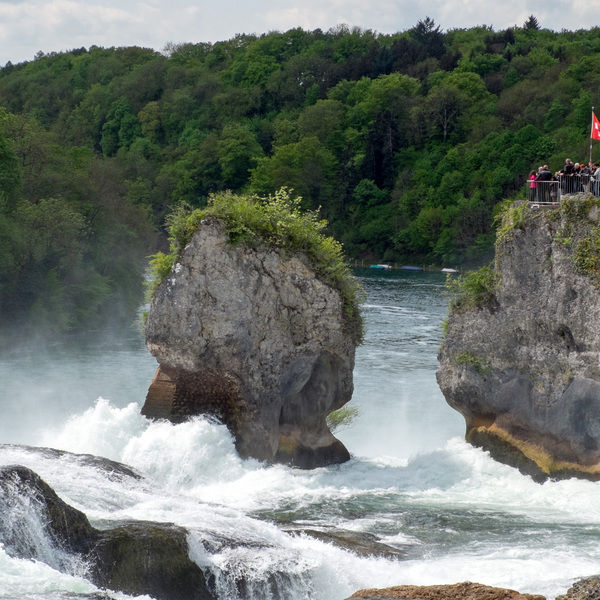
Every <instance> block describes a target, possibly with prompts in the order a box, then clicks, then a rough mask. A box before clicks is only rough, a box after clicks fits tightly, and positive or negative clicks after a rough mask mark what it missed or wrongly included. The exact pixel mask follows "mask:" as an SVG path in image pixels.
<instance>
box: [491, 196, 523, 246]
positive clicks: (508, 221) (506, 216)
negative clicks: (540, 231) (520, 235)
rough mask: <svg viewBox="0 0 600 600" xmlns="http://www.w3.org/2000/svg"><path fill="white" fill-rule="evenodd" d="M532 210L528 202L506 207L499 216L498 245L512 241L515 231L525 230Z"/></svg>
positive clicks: (497, 219)
mask: <svg viewBox="0 0 600 600" xmlns="http://www.w3.org/2000/svg"><path fill="white" fill-rule="evenodd" d="M530 214H531V210H530V208H529V205H528V204H527V202H521V203H511V204H509V205H508V206H506V207H505V208H504V209H503V210H502V211H501V212H500V213H499V214H498V215H497V216H496V221H497V225H498V227H497V230H496V244H501V243H502V242H504V241H506V240H508V239H510V236H511V235H513V234H514V231H515V230H517V229H519V230H522V229H524V228H525V223H526V221H527V217H528V216H529V215H530Z"/></svg>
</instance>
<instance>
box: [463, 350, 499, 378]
mask: <svg viewBox="0 0 600 600" xmlns="http://www.w3.org/2000/svg"><path fill="white" fill-rule="evenodd" d="M455 360H456V364H457V365H469V366H470V367H473V368H474V369H475V370H476V371H477V372H478V373H479V374H480V375H485V374H487V373H489V372H490V370H491V369H490V367H489V366H488V365H487V364H486V363H485V362H484V361H483V360H481V359H480V358H477V357H476V356H475V355H474V354H473V353H472V352H460V353H459V354H458V355H457V356H456V359H455Z"/></svg>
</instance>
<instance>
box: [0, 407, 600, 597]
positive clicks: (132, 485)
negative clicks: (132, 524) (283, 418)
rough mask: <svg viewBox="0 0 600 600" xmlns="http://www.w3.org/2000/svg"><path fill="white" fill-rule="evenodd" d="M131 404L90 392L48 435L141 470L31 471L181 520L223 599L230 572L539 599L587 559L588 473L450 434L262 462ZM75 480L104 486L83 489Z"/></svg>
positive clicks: (225, 439) (594, 512)
mask: <svg viewBox="0 0 600 600" xmlns="http://www.w3.org/2000/svg"><path fill="white" fill-rule="evenodd" d="M138 410H139V407H137V409H136V411H134V410H133V409H132V408H131V407H129V406H128V407H125V408H123V409H120V408H117V407H114V406H111V404H110V403H109V402H108V401H106V400H102V399H99V400H98V402H97V404H96V405H95V407H94V408H92V409H90V410H88V411H85V412H84V413H83V414H82V415H80V416H77V417H73V418H72V419H71V421H70V422H69V423H67V424H66V425H65V427H64V429H63V430H62V431H58V432H55V434H54V435H55V436H56V437H55V438H54V442H59V441H60V442H61V443H62V445H63V448H65V449H67V448H68V449H71V450H74V449H76V450H78V451H84V452H97V451H98V450H99V449H100V448H101V447H102V446H103V445H105V446H106V447H110V448H111V449H112V450H113V452H112V455H111V457H110V458H113V459H117V460H120V461H123V462H125V463H127V464H129V465H131V466H132V467H134V468H135V469H136V470H137V471H138V472H140V473H141V474H143V475H144V477H145V479H144V480H142V481H140V482H127V483H126V485H124V483H123V482H113V483H112V484H111V485H113V486H114V487H113V489H111V490H110V491H107V490H106V489H105V487H106V486H103V485H102V483H101V482H102V481H104V476H105V475H104V474H103V473H101V472H98V471H94V470H92V471H91V472H87V471H89V469H87V467H79V469H80V471H84V472H83V473H81V474H80V475H78V476H77V477H75V478H73V477H68V478H66V479H68V483H66V482H64V481H61V477H62V476H64V475H61V474H64V473H65V471H64V466H65V464H66V462H67V460H66V458H65V459H63V465H62V467H61V468H56V467H54V466H52V465H54V464H55V461H49V465H46V466H44V465H43V464H39V459H36V460H34V461H33V462H34V463H35V462H36V461H38V464H36V465H35V466H34V467H32V468H37V470H38V471H39V472H41V473H43V472H44V471H47V473H46V474H47V476H48V478H49V479H50V483H51V484H52V485H53V486H55V487H56V488H57V489H59V490H60V489H63V491H65V492H66V495H67V496H68V497H69V498H71V499H73V498H74V499H76V500H77V502H76V504H77V505H78V506H79V507H80V508H82V509H83V510H85V511H86V512H87V513H88V514H91V515H92V516H93V518H95V519H97V520H100V521H107V520H114V519H117V520H118V519H129V518H135V519H152V520H159V521H167V522H175V523H178V524H181V525H183V526H186V527H188V528H189V529H190V531H191V532H192V533H191V535H192V539H193V540H195V541H194V544H195V547H196V548H198V547H200V546H201V545H202V542H201V541H200V540H203V541H204V543H208V545H209V547H210V549H209V550H207V549H204V550H203V552H198V553H197V556H202V557H203V558H202V560H200V559H199V562H200V564H203V565H204V566H205V567H206V568H208V569H209V570H210V571H211V572H212V573H213V574H214V577H215V582H216V583H215V584H216V585H217V587H218V588H219V589H220V590H221V593H222V596H221V597H222V598H233V597H235V595H233V596H232V594H233V591H232V590H233V589H234V588H235V586H236V581H239V580H240V578H241V577H242V576H243V577H244V578H245V580H246V581H253V582H254V584H253V585H254V588H253V589H254V591H252V590H248V589H246V590H245V591H246V593H247V594H249V595H248V596H247V597H248V598H252V597H260V594H262V593H264V590H265V589H267V588H269V586H271V587H272V586H273V585H275V587H277V585H276V584H275V583H273V578H275V579H277V577H279V578H280V579H279V580H278V581H279V584H278V585H280V586H284V587H285V586H288V589H290V590H291V589H294V590H296V592H294V593H297V594H300V590H303V591H302V594H304V596H302V595H299V596H298V597H306V598H318V599H321V598H343V597H345V596H344V594H346V595H349V594H350V593H351V592H352V591H354V590H355V589H357V588H358V587H371V586H374V585H375V586H382V585H392V584H398V583H399V582H402V583H414V584H433V583H447V582H449V581H458V580H462V579H469V580H476V581H481V582H483V583H487V584H490V585H502V586H508V587H513V588H516V589H520V590H522V591H530V592H537V593H541V592H546V593H548V594H549V595H552V594H555V593H558V592H559V591H561V590H564V589H565V588H566V587H567V585H568V583H569V581H570V580H571V579H572V578H573V577H574V576H575V575H574V574H576V575H577V576H579V575H587V574H590V573H593V572H594V570H595V569H597V567H596V566H595V565H597V564H598V561H599V560H600V550H599V549H598V548H597V544H596V533H597V529H596V526H597V525H598V524H599V523H600V507H599V505H598V502H597V501H596V495H597V485H596V484H595V483H592V482H587V481H581V480H566V481H560V482H548V483H545V484H543V485H540V484H537V483H535V482H534V481H533V480H531V479H530V478H528V477H524V476H522V475H521V474H520V473H519V472H518V471H516V470H515V469H512V468H510V467H508V466H505V465H502V464H499V463H497V462H495V461H493V460H492V459H491V458H490V457H489V455H488V454H487V453H485V452H483V451H481V450H479V449H476V448H473V447H471V446H469V445H467V444H466V443H465V442H464V441H463V440H462V439H461V438H453V439H450V440H449V441H448V442H446V444H444V446H443V447H441V448H438V449H435V450H432V451H430V452H423V453H420V454H416V455H413V456H412V457H410V458H408V459H407V458H398V457H394V456H388V457H364V458H359V457H355V458H353V459H352V460H351V461H350V462H349V463H346V464H344V465H339V466H335V467H329V468H323V469H316V470H314V471H300V470H295V469H288V468H286V467H283V466H265V465H262V464H260V463H258V462H257V461H252V460H249V461H243V460H241V459H240V458H239V456H238V455H237V454H236V452H235V449H234V446H233V441H232V439H231V436H230V435H229V433H228V432H227V430H226V428H224V427H223V426H222V425H220V424H219V423H217V422H215V421H213V420H210V419H203V418H197V419H193V420H192V421H190V422H187V423H183V424H180V425H172V424H170V423H166V422H150V421H147V420H146V419H144V418H143V417H139V415H138V414H137V412H138ZM134 415H136V416H134ZM107 424H110V426H107ZM82 431H85V435H81V432H82ZM49 435H50V434H49ZM70 436H72V437H70ZM48 441H49V442H50V441H52V440H51V439H50V437H49V438H48ZM115 449H120V451H119V452H116V451H115ZM0 456H1V455H0ZM13 458H14V457H13ZM42 462H43V461H42ZM74 466H76V465H71V466H70V468H73V467H74ZM49 467H50V470H48V468H49ZM95 478H98V479H97V480H96V481H94V479H95ZM109 485H110V484H109ZM80 487H81V488H83V487H85V488H86V489H88V490H89V489H90V488H92V489H93V490H98V489H103V488H104V489H105V493H104V494H98V493H97V492H95V493H92V494H90V495H88V494H87V493H86V491H85V490H84V489H79V488H80ZM106 496H108V497H110V498H111V502H108V501H107V498H106ZM117 499H118V500H117ZM82 504H83V506H82ZM115 505H118V506H115ZM115 509H116V510H115ZM252 515H257V516H259V515H260V516H262V517H264V516H267V517H269V518H275V519H276V520H278V519H284V520H285V519H287V518H289V517H290V516H292V518H293V519H294V520H298V521H300V522H304V523H305V524H306V525H307V526H309V525H311V524H312V525H320V526H327V527H329V526H332V525H335V526H336V527H339V528H342V529H346V530H352V531H365V532H372V531H377V532H378V534H379V535H380V536H381V539H382V541H384V542H385V543H388V544H391V545H396V546H397V547H402V548H405V549H407V548H408V549H410V551H411V554H415V555H416V556H417V558H409V560H406V561H391V560H385V559H366V558H360V557H357V556H355V555H353V554H350V553H348V552H345V551H343V550H340V549H339V548H335V547H333V546H331V545H329V544H325V543H323V542H320V541H317V540H313V539H310V538H307V537H302V536H300V537H298V536H290V535H288V534H286V533H283V532H282V531H281V530H280V529H279V528H278V527H276V526H275V525H272V524H271V523H269V522H265V521H264V520H257V519H256V518H253V517H252ZM407 515H409V516H408V517H407ZM583 515H585V516H583ZM411 519H412V520H413V521H415V520H416V521H418V520H419V519H421V520H424V521H427V520H429V522H425V524H424V525H419V524H418V523H417V524H415V523H413V522H410V520H411ZM438 521H439V522H446V523H447V526H446V528H445V530H443V529H436V528H437V527H439V524H436V523H437V522H438ZM407 523H408V525H407ZM469 523H471V524H469ZM432 528H433V529H434V531H433V533H432V532H431V531H429V533H427V531H426V530H428V529H429V530H431V529H432ZM586 528H587V531H588V534H589V535H588V539H587V540H586ZM194 532H196V533H194ZM194 535H195V536H196V537H195V538H194V537H193V536H194ZM549 536H550V537H549ZM502 537H504V540H503V539H502ZM434 538H437V539H438V541H436V540H435V539H434ZM224 539H225V540H232V539H234V540H238V542H239V543H238V544H233V545H231V544H229V545H228V544H226V543H223V540H224ZM549 539H553V541H552V543H551V544H549ZM440 540H441V541H440ZM194 544H192V545H194ZM257 548H260V551H258V552H257V551H256V549H257ZM332 555H333V556H332ZM432 560H434V561H435V565H436V568H435V570H433V571H432V569H431V561H432ZM284 573H287V575H286V576H284ZM332 582H333V583H332ZM261 586H262V587H261ZM259 588H260V589H262V592H260V593H259V591H258V590H259ZM311 590H312V591H311ZM334 590H336V591H335V592H334ZM342 590H343V592H342ZM252 594H256V595H255V596H253V595H252ZM294 597H296V596H294Z"/></svg>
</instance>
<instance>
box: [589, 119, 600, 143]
mask: <svg viewBox="0 0 600 600" xmlns="http://www.w3.org/2000/svg"><path fill="white" fill-rule="evenodd" d="M590 137H591V138H592V139H593V140H599V141H600V121H598V117H597V116H596V115H595V114H594V113H593V112H592V132H591V133H590Z"/></svg>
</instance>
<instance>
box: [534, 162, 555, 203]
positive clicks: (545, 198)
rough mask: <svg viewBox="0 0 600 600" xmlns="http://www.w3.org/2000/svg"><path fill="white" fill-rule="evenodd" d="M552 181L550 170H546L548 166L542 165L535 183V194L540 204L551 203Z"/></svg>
mask: <svg viewBox="0 0 600 600" xmlns="http://www.w3.org/2000/svg"><path fill="white" fill-rule="evenodd" d="M553 180H554V176H553V175H552V173H551V171H550V169H548V165H544V166H543V167H540V168H539V169H538V173H537V176H536V178H535V181H536V183H537V184H538V188H537V192H538V200H539V201H540V202H552V200H551V193H550V192H551V190H550V188H551V186H552V184H551V181H553Z"/></svg>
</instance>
